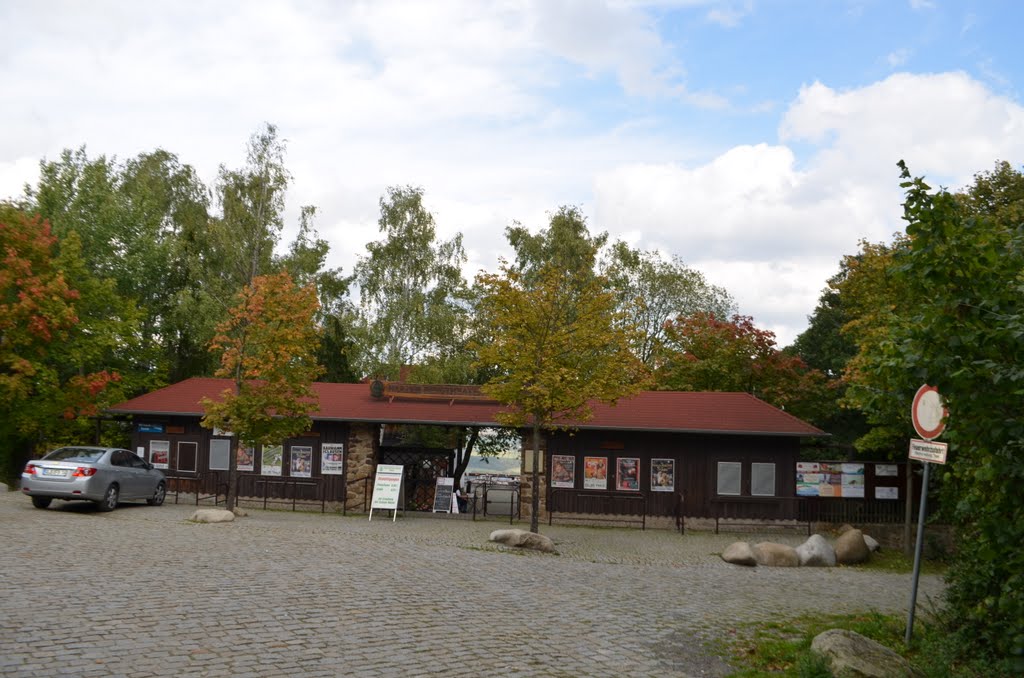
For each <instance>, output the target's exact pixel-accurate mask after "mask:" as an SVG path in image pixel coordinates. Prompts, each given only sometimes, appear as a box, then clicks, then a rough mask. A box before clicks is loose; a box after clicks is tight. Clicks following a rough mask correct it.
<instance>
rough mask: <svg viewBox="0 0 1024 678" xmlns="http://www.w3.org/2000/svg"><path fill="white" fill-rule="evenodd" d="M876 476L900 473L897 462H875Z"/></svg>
mask: <svg viewBox="0 0 1024 678" xmlns="http://www.w3.org/2000/svg"><path fill="white" fill-rule="evenodd" d="M875 475H876V476H888V477H896V476H897V475H899V474H898V472H897V470H896V464H875Z"/></svg>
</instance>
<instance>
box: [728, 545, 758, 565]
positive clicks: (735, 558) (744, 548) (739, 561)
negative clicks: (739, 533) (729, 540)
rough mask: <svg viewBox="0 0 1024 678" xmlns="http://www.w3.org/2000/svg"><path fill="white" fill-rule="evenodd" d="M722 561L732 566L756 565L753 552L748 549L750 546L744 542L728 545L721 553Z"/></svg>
mask: <svg viewBox="0 0 1024 678" xmlns="http://www.w3.org/2000/svg"><path fill="white" fill-rule="evenodd" d="M722 560H724V561H725V562H727V563H732V564H733V565H748V566H754V565H757V558H756V557H755V556H754V550H753V549H752V548H750V544H748V543H747V542H745V541H738V542H735V543H733V544H729V546H728V547H726V549H725V550H724V551H722Z"/></svg>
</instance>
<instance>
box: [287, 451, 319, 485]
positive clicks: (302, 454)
mask: <svg viewBox="0 0 1024 678" xmlns="http://www.w3.org/2000/svg"><path fill="white" fill-rule="evenodd" d="M290 451H291V460H292V465H291V469H290V471H289V474H288V475H290V476H292V477H293V478H308V477H310V476H311V475H312V474H313V448H312V447H310V446H309V445H292V446H291V448H290Z"/></svg>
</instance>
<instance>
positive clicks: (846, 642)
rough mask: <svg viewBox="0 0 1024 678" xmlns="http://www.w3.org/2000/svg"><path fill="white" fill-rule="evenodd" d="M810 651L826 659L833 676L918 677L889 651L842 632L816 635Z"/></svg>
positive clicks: (844, 677) (856, 635) (832, 631)
mask: <svg viewBox="0 0 1024 678" xmlns="http://www.w3.org/2000/svg"><path fill="white" fill-rule="evenodd" d="M811 651H812V652H816V653H818V654H820V655H823V656H824V657H825V658H826V659H828V661H829V668H830V669H831V670H832V673H833V675H836V676H842V677H843V678H894V677H896V676H917V675H919V674H918V673H917V672H916V671H915V670H914V668H913V667H912V666H911V665H910V662H908V661H907V660H906V659H904V658H903V657H901V656H899V655H898V654H896V653H895V652H893V651H892V650H890V649H889V648H887V647H885V646H884V645H879V644H878V643H876V642H875V641H873V640H871V639H870V638H865V637H864V636H862V635H860V634H859V633H854V632H853V631H846V630H845V629H832V630H831V631H825V632H824V633H819V634H818V635H817V636H815V638H814V640H813V641H811Z"/></svg>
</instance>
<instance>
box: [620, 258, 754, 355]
mask: <svg viewBox="0 0 1024 678" xmlns="http://www.w3.org/2000/svg"><path fill="white" fill-rule="evenodd" d="M600 268H601V270H602V273H603V274H604V275H605V276H606V277H607V278H608V280H609V281H610V283H611V287H612V289H613V290H614V291H615V294H616V297H617V301H618V307H619V310H620V311H621V312H622V314H623V315H624V316H625V320H626V322H627V323H628V324H629V325H630V326H632V327H635V328H636V329H637V330H639V333H638V335H637V336H638V342H637V344H636V345H635V346H633V352H634V353H636V355H637V357H638V358H640V360H642V361H643V362H644V364H646V365H647V366H648V367H649V368H654V367H655V365H656V364H657V363H658V362H659V360H660V357H661V351H662V348H663V347H664V344H665V327H666V323H667V322H668V321H670V320H672V319H674V318H677V317H679V316H690V315H694V314H696V313H708V314H712V315H715V316H717V317H719V318H725V317H728V316H729V315H730V314H731V313H733V312H734V311H735V306H736V305H735V302H734V301H733V300H732V297H730V296H729V293H728V292H727V291H726V290H725V289H723V288H721V287H717V286H715V285H711V284H709V283H708V282H707V280H706V279H705V278H704V275H703V274H701V273H700V272H699V271H696V270H694V269H692V268H689V267H687V266H686V265H685V264H684V263H683V262H682V260H680V259H679V257H670V258H669V259H667V260H666V259H664V258H662V257H661V256H660V255H659V253H658V252H654V251H649V252H644V251H641V250H637V249H633V248H631V247H629V245H627V244H626V243H624V242H621V241H619V242H616V243H615V244H613V245H612V246H611V248H610V250H609V251H608V253H607V255H606V256H605V258H604V259H603V260H602V262H601V266H600Z"/></svg>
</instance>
